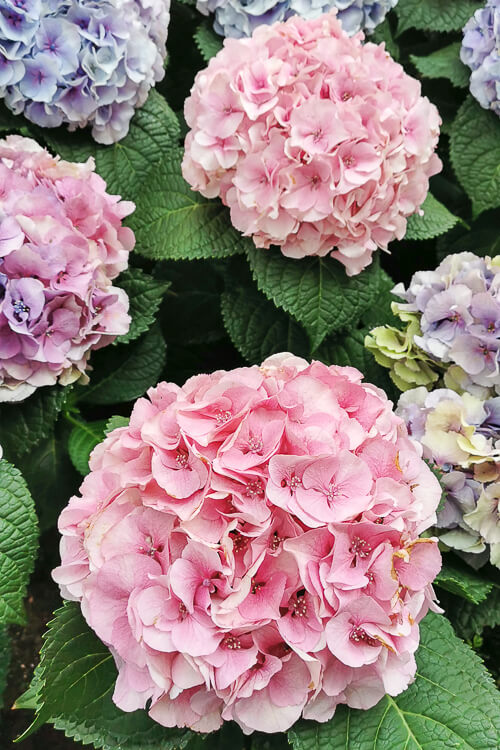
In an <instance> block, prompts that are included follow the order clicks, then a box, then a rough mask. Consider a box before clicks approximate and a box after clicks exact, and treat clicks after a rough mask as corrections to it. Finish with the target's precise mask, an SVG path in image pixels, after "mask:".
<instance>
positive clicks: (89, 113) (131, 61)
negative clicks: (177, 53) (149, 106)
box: [0, 0, 170, 144]
mask: <svg viewBox="0 0 500 750" xmlns="http://www.w3.org/2000/svg"><path fill="white" fill-rule="evenodd" d="M169 8H170V0H1V2H0V97H2V98H4V99H5V102H6V104H7V106H8V107H9V108H10V109H11V110H12V111H13V112H14V113H15V114H20V113H24V115H25V116H26V117H27V118H28V119H29V120H31V121H32V122H34V123H36V124H37V125H40V126H42V127H57V126H59V125H61V124H62V123H67V124H68V125H69V129H70V130H75V129H76V128H79V127H84V126H86V125H91V126H92V135H93V136H94V138H95V139H96V140H97V141H98V142H100V143H106V144H109V143H114V142H115V141H118V140H120V139H121V138H123V137H124V136H125V135H126V134H127V131H128V127H129V123H130V120H131V118H132V116H133V114H134V111H135V109H136V108H137V107H141V106H142V105H143V104H144V102H145V101H146V98H147V95H148V93H149V90H150V89H151V87H152V86H154V84H155V82H157V81H160V80H161V79H162V78H163V75H164V60H165V57H166V47H165V44H166V39H167V28H168V22H169Z"/></svg>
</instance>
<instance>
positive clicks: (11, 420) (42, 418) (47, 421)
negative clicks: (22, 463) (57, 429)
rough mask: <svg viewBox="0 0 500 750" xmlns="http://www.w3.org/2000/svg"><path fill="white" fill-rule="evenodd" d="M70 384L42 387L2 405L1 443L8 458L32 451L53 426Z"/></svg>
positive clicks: (0, 411) (69, 390)
mask: <svg viewBox="0 0 500 750" xmlns="http://www.w3.org/2000/svg"><path fill="white" fill-rule="evenodd" d="M70 392H71V388H62V387H61V386H58V385H56V386H54V387H53V388H39V389H38V390H37V391H35V393H33V395H32V396H30V397H29V398H27V399H26V401H22V402H21V403H13V404H8V403H5V404H1V405H0V445H1V446H2V447H3V449H4V451H5V455H6V456H7V457H8V458H12V459H14V458H17V457H19V456H23V455H24V454H26V453H29V452H30V451H31V450H33V448H35V447H36V446H37V445H38V444H39V443H40V441H41V440H43V438H44V437H46V436H47V435H48V434H49V433H50V432H51V430H52V428H53V426H54V422H55V421H56V419H57V418H58V416H59V413H60V411H61V409H62V408H63V406H64V403H65V401H66V399H67V397H68V395H69V393H70Z"/></svg>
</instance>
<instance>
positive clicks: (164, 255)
mask: <svg viewBox="0 0 500 750" xmlns="http://www.w3.org/2000/svg"><path fill="white" fill-rule="evenodd" d="M182 156H183V151H182V149H177V150H175V151H172V152H171V153H170V154H169V155H168V157H165V158H164V159H163V161H162V163H161V165H159V167H158V168H157V169H155V170H154V171H153V172H152V173H151V175H150V176H149V179H148V181H147V184H146V185H144V186H143V189H142V190H141V191H140V194H139V195H138V196H137V198H136V206H137V208H136V212H135V214H134V215H133V216H132V217H131V220H130V226H131V227H132V228H133V229H134V231H135V234H136V238H137V252H139V253H140V254H141V255H143V256H144V257H146V258H152V259H154V260H160V259H161V260H183V259H187V260H194V259H197V258H224V257H227V256H229V255H235V254H237V253H241V252H243V251H244V249H245V248H246V247H247V246H248V244H249V243H250V240H248V238H245V237H243V236H242V235H241V234H240V233H239V232H238V231H237V230H236V229H234V227H233V226H232V224H231V219H230V217H229V209H227V208H226V207H225V206H223V205H222V203H221V202H220V201H219V200H215V199H213V200H208V199H207V198H204V197H203V196H202V195H200V193H198V192H196V191H194V190H191V188H190V187H189V185H188V184H187V182H186V181H185V180H184V178H183V176H182V172H181V161H182Z"/></svg>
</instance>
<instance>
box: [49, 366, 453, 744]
mask: <svg viewBox="0 0 500 750" xmlns="http://www.w3.org/2000/svg"><path fill="white" fill-rule="evenodd" d="M148 396H149V398H148V399H140V400H139V401H138V402H137V404H136V405H135V407H134V410H133V413H132V417H131V421H130V425H129V427H126V428H120V429H118V430H115V431H114V432H113V433H111V434H110V435H109V436H108V438H107V439H106V440H105V441H104V443H102V444H101V445H100V446H99V447H98V448H96V449H95V451H94V453H93V455H92V458H91V469H92V471H91V473H90V475H89V476H88V477H87V478H86V479H85V480H84V483H83V485H82V489H81V496H80V497H74V498H73V499H72V500H71V501H70V504H69V506H68V508H67V509H66V510H64V511H63V513H62V515H61V518H60V530H61V532H62V535H63V537H62V546H61V554H62V565H61V567H60V568H58V569H57V570H56V571H55V574H54V575H55V578H56V580H57V581H58V582H59V584H60V585H61V590H62V593H63V595H64V596H65V597H67V598H72V599H77V600H79V601H81V605H82V611H83V613H84V615H85V617H86V619H87V621H88V622H89V624H90V625H91V627H92V628H93V629H94V630H95V631H96V633H97V634H98V635H99V637H100V638H101V639H102V640H103V641H104V642H105V643H106V644H108V646H109V647H110V649H111V651H112V653H113V655H114V657H115V660H116V663H117V666H118V670H119V677H118V680H117V684H116V689H115V694H114V700H115V701H116V703H117V704H118V705H119V706H121V707H122V708H123V709H125V710H134V709H136V708H140V707H144V706H146V705H149V702H150V709H149V710H150V714H151V716H152V717H153V718H154V719H155V720H156V721H159V722H160V723H162V724H164V725H165V726H190V727H192V728H193V729H195V730H198V731H213V730H215V729H217V728H218V727H219V726H220V725H221V723H222V721H223V720H230V719H232V720H234V721H236V722H237V723H238V724H239V725H240V726H241V727H242V729H243V730H244V731H245V732H251V731H253V730H262V731H267V732H273V731H283V730H285V729H287V728H288V727H290V726H291V725H292V724H293V723H294V722H295V721H296V720H297V719H298V718H299V716H300V715H303V716H305V717H308V718H311V719H315V720H318V721H326V720H328V719H329V718H330V717H331V716H332V715H333V713H334V711H335V707H336V705H337V704H339V703H347V704H349V705H351V706H355V707H359V708H369V707H370V706H372V705H374V704H375V703H376V702H377V701H378V700H379V699H380V698H381V697H382V696H383V695H384V694H385V693H389V694H392V695H395V694H397V693H399V692H401V691H402V690H403V689H404V688H405V687H406V686H407V685H408V683H409V682H410V681H411V680H412V678H413V676H414V673H415V661H414V657H413V653H414V651H415V649H416V648H417V645H418V640H419V635H418V622H419V620H420V619H421V618H422V617H423V616H424V614H425V613H426V612H427V609H428V607H429V605H431V604H432V600H433V593H432V589H431V587H430V584H431V582H432V580H433V579H434V577H435V575H436V573H437V571H438V569H439V566H440V556H439V552H438V549H437V545H436V543H435V541H434V540H432V539H418V535H419V534H420V533H421V532H422V531H423V530H425V529H426V528H427V527H428V526H429V525H430V524H432V523H433V522H434V520H435V511H436V507H437V504H438V501H439V496H440V489H439V484H438V482H437V480H436V479H435V477H434V476H433V475H432V473H431V472H430V470H429V469H428V468H427V466H426V465H425V463H424V462H423V461H422V458H421V452H420V450H419V448H418V446H417V445H416V444H415V443H414V442H412V441H411V440H409V439H408V436H407V433H406V429H405V427H404V425H403V423H402V421H401V420H400V419H399V418H398V417H396V416H395V415H394V414H393V412H392V409H391V404H390V402H389V401H388V400H387V398H386V396H385V394H383V392H382V391H380V390H379V389H377V388H375V387H374V386H370V385H367V384H363V383H361V375H360V373H358V372H357V371H356V370H354V369H351V368H339V367H334V366H332V367H327V366H325V365H323V364H321V363H319V362H313V363H312V364H311V365H308V363H307V362H305V361H304V360H301V359H298V358H296V357H293V356H291V355H279V356H275V357H273V358H271V359H270V360H268V361H266V362H264V364H263V365H262V366H261V367H260V368H258V367H249V368H240V369H237V370H233V371H230V372H224V371H219V372H215V373H213V374H212V375H199V376H196V377H194V378H191V379H190V380H188V381H187V383H186V384H185V385H184V386H183V387H182V388H179V387H178V386H175V385H173V384H167V383H162V384H160V385H159V386H158V387H157V388H156V389H153V390H151V391H150V392H149V394H148Z"/></svg>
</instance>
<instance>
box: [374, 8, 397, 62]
mask: <svg viewBox="0 0 500 750" xmlns="http://www.w3.org/2000/svg"><path fill="white" fill-rule="evenodd" d="M369 41H370V42H374V43H375V44H380V43H381V42H385V48H386V50H387V52H388V53H389V54H390V56H391V57H392V58H394V60H399V45H398V43H397V42H396V41H395V39H394V37H393V35H392V31H391V24H390V23H389V18H386V19H385V21H384V22H383V23H380V24H379V25H378V26H377V27H376V28H375V29H374V31H373V32H372V33H371V34H370V36H369Z"/></svg>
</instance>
